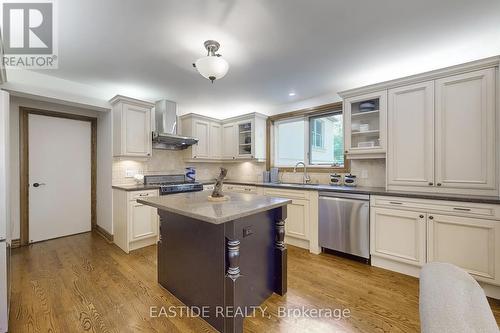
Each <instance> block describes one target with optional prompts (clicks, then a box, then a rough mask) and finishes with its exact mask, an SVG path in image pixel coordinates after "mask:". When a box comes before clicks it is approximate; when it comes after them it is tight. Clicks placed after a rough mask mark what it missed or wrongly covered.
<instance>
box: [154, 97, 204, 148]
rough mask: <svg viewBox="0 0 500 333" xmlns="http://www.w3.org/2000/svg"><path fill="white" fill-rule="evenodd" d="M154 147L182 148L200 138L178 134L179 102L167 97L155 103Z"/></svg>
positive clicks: (196, 141)
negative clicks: (168, 99) (169, 99)
mask: <svg viewBox="0 0 500 333" xmlns="http://www.w3.org/2000/svg"><path fill="white" fill-rule="evenodd" d="M154 110H155V112H154V117H155V130H154V132H153V148H154V149H168V150H181V149H186V148H187V147H189V146H191V145H194V144H196V143H198V139H194V138H189V137H185V136H180V135H177V104H176V103H175V102H172V101H167V100H166V99H162V100H159V101H157V102H156V103H155V109H154Z"/></svg>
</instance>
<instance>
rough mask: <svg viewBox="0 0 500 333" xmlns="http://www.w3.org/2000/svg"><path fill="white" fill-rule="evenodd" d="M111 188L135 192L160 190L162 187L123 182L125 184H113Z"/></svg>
mask: <svg viewBox="0 0 500 333" xmlns="http://www.w3.org/2000/svg"><path fill="white" fill-rule="evenodd" d="M111 188H112V189H115V190H121V191H125V192H134V191H147V190H158V189H159V188H160V186H157V185H141V184H137V185H127V184H123V185H111Z"/></svg>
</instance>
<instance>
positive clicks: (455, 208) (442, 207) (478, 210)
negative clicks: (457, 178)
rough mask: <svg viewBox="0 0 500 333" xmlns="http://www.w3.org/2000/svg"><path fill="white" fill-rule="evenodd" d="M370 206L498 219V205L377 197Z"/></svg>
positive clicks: (499, 208)
mask: <svg viewBox="0 0 500 333" xmlns="http://www.w3.org/2000/svg"><path fill="white" fill-rule="evenodd" d="M371 205H372V206H374V207H387V208H389V207H390V208H397V209H412V210H418V211H426V212H444V213H451V214H454V215H461V216H478V217H482V218H489V219H500V205H490V204H478V203H470V202H458V201H444V200H428V199H411V198H400V197H379V196H375V197H372V200H371Z"/></svg>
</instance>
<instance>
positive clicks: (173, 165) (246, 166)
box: [113, 150, 265, 184]
mask: <svg viewBox="0 0 500 333" xmlns="http://www.w3.org/2000/svg"><path fill="white" fill-rule="evenodd" d="M221 166H224V167H225V168H226V169H227V170H228V175H227V178H228V179H237V180H242V181H262V171H264V170H265V163H257V162H249V161H248V162H240V163H234V162H228V163H207V162H196V163H186V162H185V161H184V154H183V152H182V151H175V150H154V151H153V156H152V157H151V158H150V159H149V160H147V161H135V160H124V159H121V158H116V159H115V160H114V161H113V184H134V183H135V182H136V181H135V180H134V178H133V177H127V171H128V172H129V173H130V174H135V173H139V174H145V175H154V174H184V172H185V168H187V167H194V168H195V169H196V179H198V180H210V179H215V178H216V177H217V175H218V174H219V171H220V167H221Z"/></svg>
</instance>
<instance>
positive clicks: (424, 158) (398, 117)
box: [387, 81, 434, 187]
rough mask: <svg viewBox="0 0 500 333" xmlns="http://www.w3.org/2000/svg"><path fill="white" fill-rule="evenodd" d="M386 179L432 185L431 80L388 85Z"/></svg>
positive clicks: (432, 124)
mask: <svg viewBox="0 0 500 333" xmlns="http://www.w3.org/2000/svg"><path fill="white" fill-rule="evenodd" d="M388 96H389V113H388V137H389V142H388V144H387V155H388V157H389V158H388V159H387V173H388V177H387V182H388V184H389V185H403V186H422V187H429V186H433V185H434V81H429V82H423V83H417V84H413V85H409V86H405V87H400V88H395V89H389V95H388Z"/></svg>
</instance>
